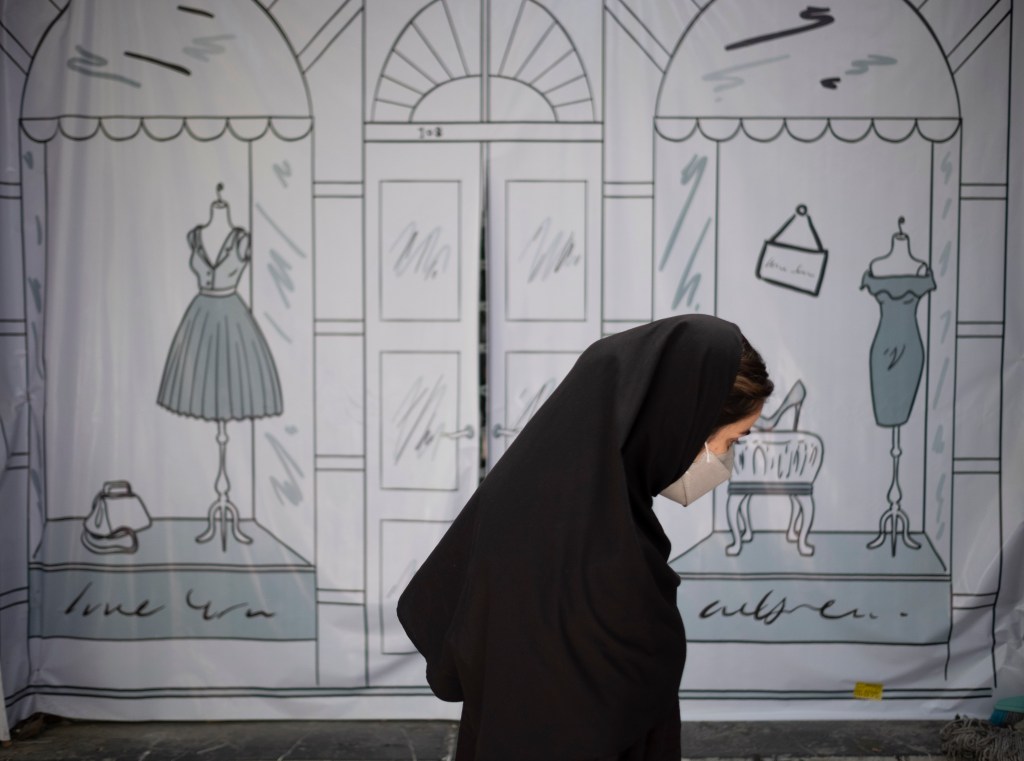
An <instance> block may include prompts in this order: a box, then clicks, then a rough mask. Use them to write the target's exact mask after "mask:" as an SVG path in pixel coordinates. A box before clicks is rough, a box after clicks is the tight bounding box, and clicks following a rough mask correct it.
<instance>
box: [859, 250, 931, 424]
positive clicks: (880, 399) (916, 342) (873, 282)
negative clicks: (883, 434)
mask: <svg viewBox="0 0 1024 761" xmlns="http://www.w3.org/2000/svg"><path fill="white" fill-rule="evenodd" d="M925 269H926V271H925V274H923V275H898V276H889V277H875V276H874V275H872V274H871V272H870V271H867V272H865V273H864V277H863V279H862V280H861V286H860V287H861V288H863V289H867V291H868V293H870V294H871V295H872V296H874V297H875V300H876V301H877V302H878V306H879V308H880V309H881V316H880V318H879V322H878V328H877V330H876V331H875V338H874V341H872V343H871V354H870V366H871V399H872V403H873V405H874V409H875V422H876V423H878V425H881V426H894V425H903V424H904V423H906V422H907V420H908V419H909V418H910V411H911V409H913V406H914V399H915V397H916V396H917V389H918V386H919V385H920V382H921V371H922V369H923V368H924V344H923V343H922V342H921V332H920V331H919V330H918V327H917V304H918V302H919V301H920V299H921V297H922V296H924V295H925V294H926V293H928V292H930V291H932V290H934V289H935V278H934V277H933V276H932V273H931V270H930V269H927V267H926V268H925Z"/></svg>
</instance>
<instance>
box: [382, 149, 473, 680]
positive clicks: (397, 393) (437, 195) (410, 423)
mask: <svg viewBox="0 0 1024 761" xmlns="http://www.w3.org/2000/svg"><path fill="white" fill-rule="evenodd" d="M479 187H480V147H479V146H478V145H472V144H455V143H446V142H431V143H409V142H397V141H396V142H368V143H367V146H366V193H365V198H366V208H365V228H364V229H365V240H364V251H365V257H366V259H365V272H366V307H365V308H366V312H365V315H366V364H365V367H366V385H365V388H366V421H367V426H366V524H365V525H366V547H367V550H366V561H367V562H366V569H367V570H366V587H367V588H366V600H367V617H366V622H367V627H368V629H367V635H368V636H367V643H368V654H367V655H368V658H369V671H368V673H369V674H372V675H374V676H373V686H421V685H424V684H425V679H424V675H423V669H422V664H421V663H420V662H418V659H417V658H414V657H411V656H409V655H408V652H409V650H410V647H411V646H410V644H409V643H408V640H406V638H405V634H404V632H403V631H402V630H401V626H400V624H399V623H398V621H397V619H396V618H395V615H394V606H395V602H396V601H397V599H398V596H399V595H400V594H401V593H402V590H403V589H404V588H405V584H406V583H408V580H409V577H410V576H411V574H412V573H415V570H416V568H418V567H419V563H421V562H422V560H423V559H424V558H426V556H427V555H428V554H429V553H430V550H431V549H432V548H433V546H434V544H435V543H436V542H437V540H438V539H439V538H440V536H441V534H442V533H443V526H444V525H447V523H449V522H451V520H452V519H453V518H454V517H455V516H456V515H457V514H458V512H459V510H461V509H462V506H463V505H464V504H465V503H466V501H467V500H468V499H469V497H470V496H471V495H472V493H473V491H474V490H475V489H476V486H477V483H478V479H479V471H480V455H479V447H480V439H479V434H478V428H479V425H480V405H479V395H478V389H479V386H480V371H479V361H478V359H477V350H478V344H479V324H478V309H477V304H478V300H479V251H480V192H479ZM417 526H418V527H420V528H423V527H426V529H427V530H417V529H416V528H415V527H417ZM413 545H414V546H415V557H413V556H411V555H409V552H410V550H411V548H412V546H413Z"/></svg>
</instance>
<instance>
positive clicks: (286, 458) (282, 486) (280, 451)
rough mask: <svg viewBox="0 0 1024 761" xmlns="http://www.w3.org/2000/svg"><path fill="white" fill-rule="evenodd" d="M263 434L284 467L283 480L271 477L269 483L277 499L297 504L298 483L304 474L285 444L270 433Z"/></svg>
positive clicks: (299, 491) (299, 487)
mask: <svg viewBox="0 0 1024 761" xmlns="http://www.w3.org/2000/svg"><path fill="white" fill-rule="evenodd" d="M265 435H266V439H267V441H269V442H270V448H271V449H273V450H274V454H275V455H277V461H278V463H279V464H280V465H281V467H282V468H284V472H285V478H284V480H278V479H277V478H275V477H271V479H270V483H271V484H272V485H273V487H274V493H275V494H277V498H278V499H279V500H284V501H287V502H290V503H291V504H292V505H298V504H299V503H300V502H302V487H301V486H300V485H299V479H300V478H304V477H305V474H304V473H303V472H302V468H300V467H299V464H298V463H297V462H295V458H294V457H292V456H291V454H290V453H289V452H288V449H287V448H286V447H285V445H284V444H282V443H281V442H280V441H278V440H277V437H276V436H274V435H273V434H272V433H267V434H265Z"/></svg>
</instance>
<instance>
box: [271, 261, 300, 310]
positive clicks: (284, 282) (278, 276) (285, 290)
mask: <svg viewBox="0 0 1024 761" xmlns="http://www.w3.org/2000/svg"><path fill="white" fill-rule="evenodd" d="M269 259H270V261H268V262H267V272H269V273H270V279H271V280H272V281H273V283H274V286H275V287H276V288H277V293H278V295H279V296H280V297H281V301H282V302H284V305H285V306H286V307H291V305H292V303H291V300H290V299H289V298H288V294H289V293H293V292H294V291H295V281H294V280H292V278H291V275H290V274H289V272H290V271H291V269H292V265H291V264H289V263H288V261H287V260H286V259H285V258H284V257H283V256H282V255H281V254H280V253H278V251H277V249H276V248H272V249H270V256H269Z"/></svg>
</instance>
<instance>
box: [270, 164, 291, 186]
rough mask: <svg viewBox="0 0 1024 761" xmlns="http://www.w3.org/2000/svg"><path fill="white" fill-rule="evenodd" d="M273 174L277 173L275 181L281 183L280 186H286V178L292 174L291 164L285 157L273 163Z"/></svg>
mask: <svg viewBox="0 0 1024 761" xmlns="http://www.w3.org/2000/svg"><path fill="white" fill-rule="evenodd" d="M274 174H276V175H277V181H278V182H280V183H281V187H285V188H286V187H288V178H289V177H291V176H292V165H291V163H290V162H289V161H288V160H287V159H285V160H284V161H282V162H281V163H280V164H274Z"/></svg>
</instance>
